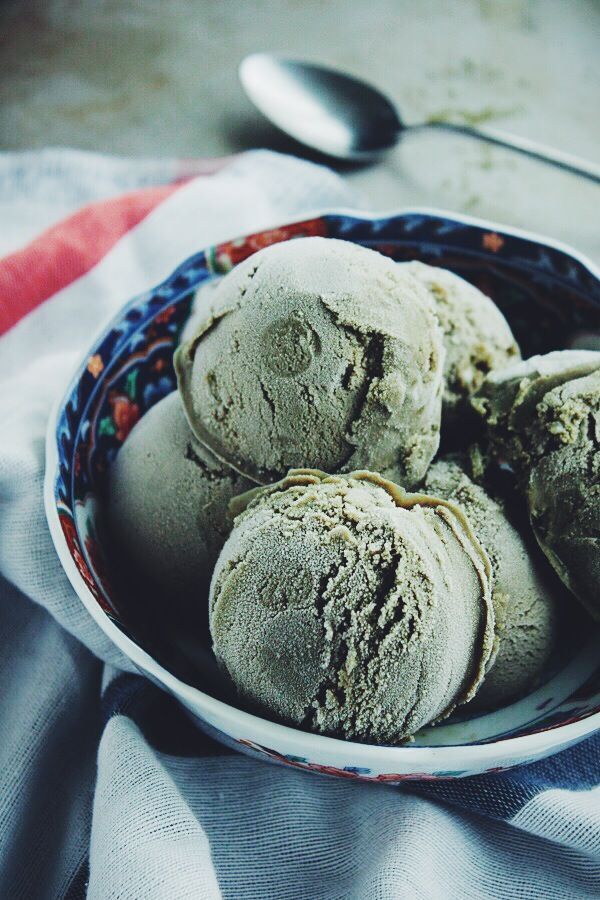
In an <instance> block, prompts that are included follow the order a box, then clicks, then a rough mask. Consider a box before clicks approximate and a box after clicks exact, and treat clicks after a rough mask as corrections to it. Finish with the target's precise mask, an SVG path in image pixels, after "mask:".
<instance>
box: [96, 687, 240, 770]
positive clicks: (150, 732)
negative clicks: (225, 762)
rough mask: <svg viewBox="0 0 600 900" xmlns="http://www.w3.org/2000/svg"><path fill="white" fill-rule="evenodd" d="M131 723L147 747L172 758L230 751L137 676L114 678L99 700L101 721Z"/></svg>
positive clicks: (170, 700) (164, 694)
mask: <svg viewBox="0 0 600 900" xmlns="http://www.w3.org/2000/svg"><path fill="white" fill-rule="evenodd" d="M116 715H123V716H128V718H130V719H132V720H133V721H134V722H135V723H136V725H137V726H138V728H139V729H140V731H141V732H142V734H143V735H144V737H145V738H146V740H147V741H148V743H149V744H150V746H151V747H154V749H155V750H158V751H160V752H161V753H169V754H171V755H173V756H215V755H218V754H230V753H231V752H232V751H231V750H229V749H227V748H226V747H222V746H221V745H220V744H217V743H216V742H215V741H213V740H212V739H211V738H209V737H207V735H205V734H204V733H203V732H202V731H201V730H200V728H199V727H198V726H197V725H195V724H194V722H193V721H192V719H191V718H190V716H189V715H187V713H186V712H185V711H184V709H183V707H181V706H180V705H179V703H177V701H176V700H174V699H173V697H171V696H170V695H169V694H167V693H165V692H164V691H162V690H160V689H159V688H157V687H155V686H154V685H153V684H151V682H149V681H147V680H146V679H145V678H142V677H141V676H140V675H128V674H122V675H117V676H116V678H114V679H113V680H112V681H111V683H110V684H109V685H108V687H107V688H106V690H105V691H104V694H103V696H102V720H103V722H104V723H105V724H106V722H107V721H108V720H109V719H110V718H111V717H112V716H116Z"/></svg>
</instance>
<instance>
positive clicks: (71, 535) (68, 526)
mask: <svg viewBox="0 0 600 900" xmlns="http://www.w3.org/2000/svg"><path fill="white" fill-rule="evenodd" d="M58 518H59V520H60V524H61V528H62V530H63V534H64V536H65V541H66V542H67V547H68V548H69V553H70V554H71V557H72V559H73V562H74V563H75V565H76V566H77V571H78V572H79V574H80V575H81V577H82V578H83V580H84V581H85V583H86V585H87V587H88V588H89V589H90V592H91V593H92V594H93V596H94V598H95V599H96V601H97V602H98V605H99V606H100V607H102V609H103V610H104V612H106V613H109V615H112V614H113V609H112V607H111V606H110V605H109V604H108V603H107V602H106V600H105V598H104V596H103V594H102V592H101V591H100V590H99V588H98V585H97V584H96V580H95V578H94V576H93V575H92V573H91V572H90V569H89V566H88V564H87V562H86V560H85V557H84V555H83V553H82V552H81V546H80V544H79V538H78V537H77V531H76V530H75V524H74V522H73V519H72V518H71V517H70V516H69V515H67V514H66V513H64V512H59V514H58Z"/></svg>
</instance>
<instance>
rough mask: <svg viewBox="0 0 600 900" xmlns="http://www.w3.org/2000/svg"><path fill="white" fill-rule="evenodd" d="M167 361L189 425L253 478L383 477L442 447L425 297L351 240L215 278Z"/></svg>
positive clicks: (291, 247) (415, 470)
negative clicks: (206, 314) (369, 473)
mask: <svg viewBox="0 0 600 900" xmlns="http://www.w3.org/2000/svg"><path fill="white" fill-rule="evenodd" d="M213 300H214V306H215V312H214V314H213V315H212V316H211V317H210V318H209V319H208V320H206V321H204V322H203V323H201V325H200V327H199V329H198V331H197V333H196V334H195V336H194V337H193V338H191V339H190V340H189V341H188V342H187V343H185V344H184V345H182V346H181V347H180V348H179V349H178V351H177V354H176V358H175V365H176V369H177V374H178V379H179V387H180V391H181V394H182V397H183V400H184V404H185V409H186V413H187V416H188V420H189V422H190V425H191V427H192V429H193V431H194V433H195V435H196V437H197V439H198V440H199V441H201V442H202V443H204V444H205V445H206V446H207V447H208V448H209V449H210V450H211V452H212V453H214V455H216V456H217V457H218V458H220V459H222V460H224V461H226V462H227V463H228V464H229V465H232V466H233V467H234V468H236V469H237V470H238V471H240V472H242V473H243V474H245V475H247V476H248V477H250V478H252V479H254V480H255V481H257V482H258V483H267V482H270V481H273V480H275V479H276V478H278V477H281V476H282V475H284V474H285V473H286V472H287V471H288V469H290V468H294V467H297V466H314V467H315V468H319V469H323V470H326V471H328V472H339V471H351V470H352V469H356V468H369V469H372V470H375V471H380V472H393V473H394V475H395V476H396V477H398V478H399V479H400V480H402V483H403V484H405V485H406V486H408V487H410V486H413V485H415V484H417V483H418V482H419V481H420V480H421V479H422V478H423V476H424V475H425V472H426V470H427V466H428V465H429V463H430V462H431V459H432V458H433V455H434V454H435V452H436V450H437V447H438V444H439V426H440V415H441V394H442V386H443V385H442V378H443V365H444V349H443V345H442V339H441V332H440V329H439V326H438V323H437V321H436V319H435V317H434V314H433V304H432V300H431V298H430V296H429V294H428V292H427V291H426V289H425V288H424V287H423V286H422V285H420V284H419V283H418V281H417V280H416V279H415V278H413V277H412V276H411V275H410V274H409V273H407V272H406V271H403V270H402V269H401V268H400V267H399V266H398V265H396V264H395V263H393V262H392V261H391V260H389V259H387V258H386V257H384V256H382V255H381V254H379V253H376V252H375V251H373V250H368V249H365V248H363V247H360V246H358V245H355V244H349V243H347V242H344V241H338V240H332V239H324V238H303V239H299V240H294V241H288V242H285V243H282V244H277V245H275V246H272V247H268V248H266V249H264V250H261V251H260V252H258V253H256V254H254V255H253V256H252V257H251V258H249V259H248V260H246V261H245V262H244V263H241V264H240V265H239V266H238V267H237V268H236V269H235V270H234V271H233V272H231V273H230V274H228V275H227V276H226V278H224V279H223V280H222V282H221V284H220V285H219V286H218V287H217V288H216V290H215V294H214V297H213Z"/></svg>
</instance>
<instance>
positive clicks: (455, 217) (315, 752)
mask: <svg viewBox="0 0 600 900" xmlns="http://www.w3.org/2000/svg"><path fill="white" fill-rule="evenodd" d="M419 215H420V216H427V217H432V218H443V219H446V220H449V221H453V222H456V223H457V224H462V225H472V226H475V227H477V228H483V229H486V230H489V231H494V232H497V233H499V234H502V235H507V236H510V237H517V238H521V239H524V240H527V241H530V242H531V243H535V244H539V245H541V246H544V247H551V248H554V249H556V250H559V251H562V252H563V253H565V254H567V255H569V256H571V257H572V258H573V259H576V260H577V261H578V262H580V263H581V264H582V265H583V266H585V267H586V268H587V270H588V271H589V272H590V273H591V274H592V275H593V276H594V277H595V278H596V279H598V281H600V268H599V267H598V266H596V264H595V263H594V262H593V261H592V260H591V259H589V258H588V257H587V256H586V255H584V254H582V253H580V252H579V251H577V250H575V249H574V248H572V247H570V246H569V245H568V244H565V243H563V242H562V241H559V240H554V239H552V238H545V237H543V236H541V235H538V234H535V233H533V232H529V231H527V230H524V229H520V228H512V227H510V226H504V225H501V224H499V223H496V222H493V221H490V220H486V219H479V218H476V217H473V216H466V215H461V214H457V213H452V212H447V211H445V210H441V209H436V208H434V207H420V206H419V207H402V208H400V209H398V210H391V211H389V210H388V211H384V212H377V213H374V212H364V211H362V210H355V209H350V208H346V207H336V208H333V209H321V210H319V209H317V210H312V211H308V212H307V213H306V214H304V215H302V216H298V217H295V218H294V219H291V220H290V221H286V222H280V223H279V224H274V225H271V226H269V229H270V228H283V227H287V226H290V225H294V224H296V223H302V222H305V221H308V220H311V219H313V218H326V217H328V216H339V217H344V216H347V217H350V218H353V219H355V220H357V221H362V222H373V221H378V220H387V219H392V218H397V217H403V216H419ZM260 230H264V228H261V229H260ZM259 233H260V232H259ZM121 316H122V309H121V310H119V312H117V313H116V314H115V315H114V316H113V317H112V318H111V319H110V320H109V321H108V322H106V323H105V324H104V325H103V326H102V328H101V329H100V330H99V331H98V333H97V335H96V337H95V339H94V340H93V342H92V344H91V347H90V350H89V351H88V352H87V353H85V354H84V355H82V356H81V357H80V359H79V361H78V363H77V366H76V367H75V370H74V372H73V373H72V374H71V375H70V376H69V378H68V380H67V381H66V386H65V388H64V389H63V391H61V392H60V394H59V395H58V399H57V400H56V401H55V403H54V406H53V408H52V411H51V414H50V417H49V420H48V426H47V431H46V471H45V477H44V506H45V511H46V518H47V521H48V527H49V530H50V534H51V537H52V540H53V543H54V546H55V549H56V552H57V554H58V557H59V559H60V562H61V564H62V566H63V568H64V570H65V573H66V575H67V577H68V579H69V581H70V583H71V585H72V587H73V589H74V590H75V592H76V594H77V595H78V597H79V598H80V600H81V601H82V603H83V605H84V606H85V608H86V609H87V611H88V612H89V614H90V615H91V616H92V618H93V619H94V621H95V622H96V623H97V624H98V626H99V627H100V629H101V630H102V631H103V632H104V634H105V635H106V636H107V637H108V638H109V639H110V640H111V641H112V643H113V644H114V645H115V646H116V647H117V648H118V649H119V650H120V651H121V652H122V653H123V654H124V656H125V657H127V658H128V659H129V660H130V661H131V662H132V663H133V664H134V665H135V667H136V668H137V669H138V670H139V671H141V672H142V673H143V674H145V675H147V676H149V677H151V678H152V679H153V680H154V681H156V682H158V683H159V684H161V685H162V686H163V687H164V688H166V689H167V690H168V691H170V693H172V694H173V695H175V697H177V698H179V699H180V700H181V701H182V702H183V703H184V704H185V705H186V706H187V707H188V708H192V709H193V710H198V709H201V710H204V711H206V714H207V715H209V716H211V719H213V721H214V719H218V720H220V722H221V723H222V724H221V726H218V727H222V728H223V729H230V730H231V732H232V733H233V734H234V735H235V734H237V733H240V734H248V733H251V734H252V736H253V740H256V741H258V742H259V743H261V744H263V745H265V746H277V745H278V744H279V745H281V744H282V743H284V744H285V745H286V746H287V747H289V748H294V747H296V749H297V745H298V743H301V744H303V745H304V747H303V753H306V752H310V753H311V754H312V758H314V759H318V758H319V756H320V755H326V756H330V755H331V754H332V753H338V754H339V755H343V756H348V755H349V754H352V757H353V760H355V761H356V762H364V763H365V765H367V764H368V765H370V766H371V767H373V766H375V765H377V766H380V767H381V768H382V769H383V768H384V767H389V766H391V767H393V766H394V764H396V765H398V764H399V761H400V759H402V760H403V763H404V765H407V764H409V765H429V766H431V765H439V766H443V767H444V768H450V767H451V766H452V765H454V764H455V762H454V761H453V758H454V760H455V759H456V757H459V758H460V764H461V766H463V767H465V766H473V767H476V766H479V765H482V764H486V763H488V762H490V761H496V762H497V761H498V760H500V759H502V758H504V759H512V760H515V761H518V760H519V759H525V758H527V757H529V756H535V755H536V754H541V753H543V752H544V751H546V752H549V751H551V749H552V748H553V747H555V746H556V747H562V746H564V745H566V744H568V743H573V742H576V741H578V740H581V739H582V738H584V737H586V736H587V735H590V734H592V733H593V732H595V731H596V730H597V729H600V711H598V712H593V713H589V714H587V715H584V716H582V717H581V718H580V719H576V720H575V721H571V722H567V723H565V724H562V725H561V724H558V725H553V726H550V727H549V728H546V729H540V730H539V731H537V732H534V733H532V734H526V735H519V736H516V737H499V738H497V739H494V740H490V741H486V742H485V743H480V744H453V745H442V746H431V747H426V746H418V747H411V746H406V745H403V746H398V747H394V746H389V745H384V746H379V745H376V744H362V743H357V742H355V741H345V740H342V739H339V738H333V737H328V736H325V735H320V734H314V733H312V732H305V731H300V730H299V729H296V728H292V727H290V726H287V725H282V724H280V723H278V722H272V721H270V720H268V719H263V718H261V717H260V716H256V715H254V714H252V713H249V712H246V711H244V710H242V709H238V708H237V707H235V706H231V705H230V704H228V703H225V702H224V701H222V700H218V699H216V698H215V697H212V696H211V695H210V694H206V693H204V691H202V690H200V688H196V687H193V686H192V685H190V684H187V683H186V682H184V681H182V680H181V679H179V678H177V677H176V676H175V675H173V674H172V673H171V672H169V671H168V669H165V668H164V667H163V666H162V665H160V663H158V662H157V661H156V660H155V659H154V658H153V657H152V656H150V654H149V653H147V652H146V651H145V650H143V649H142V648H141V647H140V646H139V645H138V644H136V643H135V642H134V641H133V640H131V638H129V637H128V636H127V635H126V634H125V633H124V632H123V631H121V629H120V628H119V627H118V626H117V625H116V624H115V623H114V622H113V621H112V619H111V618H110V617H109V616H108V615H107V614H106V613H105V612H104V610H103V609H102V608H101V607H100V605H99V604H98V602H97V601H96V599H95V598H94V596H93V594H92V593H91V591H90V589H89V588H88V586H87V585H86V583H85V581H84V579H83V577H82V575H81V574H80V572H79V570H78V569H77V567H76V565H75V562H74V560H73V558H72V556H71V553H70V551H69V548H68V545H67V542H66V539H65V536H64V533H63V530H62V528H61V525H60V521H59V516H58V507H57V504H56V499H55V492H54V486H55V481H56V476H57V472H58V465H59V453H58V444H59V435H58V423H59V418H60V415H61V412H62V410H63V407H64V406H65V404H66V402H67V399H68V398H69V396H70V394H71V392H72V390H73V388H74V386H75V384H76V383H77V382H78V381H79V379H80V377H81V374H82V372H83V371H84V369H85V365H86V362H87V360H88V359H89V356H90V354H91V353H92V352H93V350H94V348H95V347H96V346H97V345H98V343H99V342H100V340H101V339H102V338H103V337H104V336H105V335H106V334H107V333H108V332H109V331H110V330H111V329H112V328H113V327H114V326H115V325H116V324H117V323H118V322H120V320H121ZM320 751H323V754H320ZM398 754H400V756H398Z"/></svg>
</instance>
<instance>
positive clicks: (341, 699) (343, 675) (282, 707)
mask: <svg viewBox="0 0 600 900" xmlns="http://www.w3.org/2000/svg"><path fill="white" fill-rule="evenodd" d="M233 506H237V508H238V510H239V509H242V510H243V511H242V512H241V513H240V515H239V516H238V517H237V518H236V521H235V526H234V529H233V531H232V533H231V535H230V537H229V539H228V540H227V542H226V544H225V547H224V549H223V551H222V553H221V555H220V557H219V560H218V562H217V565H216V567H215V571H214V575H213V580H212V584H211V593H210V627H211V633H212V637H213V642H214V650H215V653H216V656H217V658H218V659H219V661H220V662H221V663H222V664H223V665H224V667H225V668H226V670H227V672H228V673H229V675H230V676H231V678H232V680H233V682H234V683H235V684H236V686H237V688H238V690H239V691H240V693H241V695H242V696H243V697H244V698H245V699H246V700H247V701H249V702H250V703H251V704H252V705H253V706H254V707H255V708H258V709H259V710H260V711H262V712H266V713H267V714H269V715H274V716H276V717H277V718H279V719H281V720H283V721H285V722H288V723H291V724H295V725H304V726H308V727H310V728H312V729H313V730H316V731H318V732H322V733H324V734H330V735H338V736H343V737H346V738H354V739H357V740H361V741H376V742H377V741H378V742H394V741H398V740H401V739H403V738H406V737H408V736H409V735H412V734H414V732H415V731H417V730H418V729H419V728H420V727H421V726H423V725H424V724H426V723H428V722H431V721H432V720H436V719H439V718H441V717H443V716H445V715H447V714H449V713H450V712H451V711H452V709H453V708H454V707H455V706H456V704H457V703H462V702H465V701H466V700H468V699H469V698H470V697H471V696H472V695H473V693H474V692H475V690H476V689H477V687H478V685H479V684H480V682H481V680H482V678H483V676H484V673H485V670H486V667H487V665H488V664H489V662H490V658H491V654H492V650H493V643H494V613H493V607H492V602H491V595H490V575H489V564H488V559H487V556H486V555H485V553H484V552H483V550H482V548H481V546H480V544H479V543H478V542H477V540H476V539H475V537H474V536H473V534H472V532H471V530H470V528H469V526H468V524H467V522H466V520H465V519H464V516H463V515H462V513H461V511H460V509H458V508H457V507H456V506H455V505H453V504H451V503H445V502H444V501H441V500H436V499H432V498H430V497H426V496H424V495H407V494H404V493H403V492H401V491H400V490H399V489H398V488H397V487H396V486H395V485H392V484H391V483H389V482H385V481H383V480H382V479H381V478H379V477H378V476H376V475H373V474H371V473H364V472H362V473H354V474H352V475H345V476H343V475H338V476H327V475H324V474H322V473H318V472H315V471H310V470H302V471H298V472H292V473H290V474H289V476H288V477H286V478H284V479H283V480H282V481H281V482H280V483H278V484H276V485H274V486H271V487H268V488H264V489H257V490H256V491H254V492H251V494H250V495H249V496H248V497H246V498H242V500H241V502H240V501H234V503H233ZM244 507H245V508H244Z"/></svg>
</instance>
